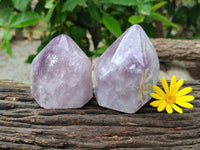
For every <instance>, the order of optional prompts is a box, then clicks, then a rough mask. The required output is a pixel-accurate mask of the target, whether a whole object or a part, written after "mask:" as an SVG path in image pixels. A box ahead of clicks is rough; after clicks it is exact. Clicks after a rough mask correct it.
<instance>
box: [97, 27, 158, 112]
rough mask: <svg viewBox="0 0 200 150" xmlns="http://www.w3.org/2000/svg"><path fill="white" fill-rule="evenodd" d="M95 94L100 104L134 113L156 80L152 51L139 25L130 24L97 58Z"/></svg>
mask: <svg viewBox="0 0 200 150" xmlns="http://www.w3.org/2000/svg"><path fill="white" fill-rule="evenodd" d="M94 72H95V95H96V98H97V101H98V103H99V105H100V106H103V107H106V108H110V109H114V110H117V111H121V112H126V113H135V112H136V111H137V110H138V109H140V108H141V107H142V106H143V105H144V104H145V103H146V102H148V101H149V100H150V99H151V97H150V95H149V94H150V92H152V88H151V87H152V85H154V84H156V83H157V78H158V73H159V61H158V56H157V54H156V51H155V49H154V47H153V45H152V43H151V41H150V40H149V38H148V37H147V35H146V34H145V32H144V31H143V29H142V28H141V27H140V26H139V25H134V26H132V27H130V28H129V29H128V30H127V31H126V32H125V33H123V34H122V35H121V36H120V37H119V38H118V39H117V40H116V41H115V42H114V43H113V44H112V45H111V46H110V47H109V48H108V49H107V50H106V51H105V52H104V53H103V55H102V56H101V57H100V58H99V59H98V60H97V62H96V64H95V67H94Z"/></svg>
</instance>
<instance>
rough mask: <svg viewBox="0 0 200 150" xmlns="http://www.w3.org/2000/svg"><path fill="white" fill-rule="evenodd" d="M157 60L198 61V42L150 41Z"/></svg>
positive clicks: (199, 57) (199, 56) (199, 49)
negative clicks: (156, 54)
mask: <svg viewBox="0 0 200 150" xmlns="http://www.w3.org/2000/svg"><path fill="white" fill-rule="evenodd" d="M151 41H152V43H153V45H154V47H155V49H156V51H157V53H158V57H159V59H164V60H182V61H200V40H173V39H162V38H158V39H151Z"/></svg>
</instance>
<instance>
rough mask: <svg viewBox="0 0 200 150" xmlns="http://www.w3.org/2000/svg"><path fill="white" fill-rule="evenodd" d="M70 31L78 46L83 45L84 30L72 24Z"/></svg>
mask: <svg viewBox="0 0 200 150" xmlns="http://www.w3.org/2000/svg"><path fill="white" fill-rule="evenodd" d="M70 33H71V36H72V38H73V39H74V41H75V42H76V43H77V44H78V45H79V46H80V47H82V46H83V42H82V40H83V38H84V37H85V36H86V31H85V30H84V29H83V28H81V27H78V26H72V27H71V28H70Z"/></svg>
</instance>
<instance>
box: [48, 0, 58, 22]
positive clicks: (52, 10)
mask: <svg viewBox="0 0 200 150" xmlns="http://www.w3.org/2000/svg"><path fill="white" fill-rule="evenodd" d="M55 8H56V4H55V5H53V6H52V7H51V8H50V9H49V11H48V12H47V15H46V16H45V19H46V22H48V23H49V20H50V19H51V16H52V14H53V12H54V9H55Z"/></svg>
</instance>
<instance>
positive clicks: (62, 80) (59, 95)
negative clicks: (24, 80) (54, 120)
mask: <svg viewBox="0 0 200 150" xmlns="http://www.w3.org/2000/svg"><path fill="white" fill-rule="evenodd" d="M91 75H92V66H91V61H90V59H89V58H88V57H87V56H86V55H85V53H84V52H83V51H82V50H81V49H80V48H79V47H78V45H77V44H76V43H75V42H74V41H73V40H72V39H71V38H70V37H69V36H67V35H64V34H62V35H60V36H57V37H55V38H54V39H52V40H51V41H50V42H49V44H48V45H47V46H46V47H45V48H44V49H43V50H42V51H41V52H40V53H39V54H38V55H37V57H36V58H35V59H34V60H33V62H32V64H31V94H32V96H33V97H34V98H35V100H36V101H37V102H38V104H39V105H40V106H41V107H43V108H47V109H51V108H53V109H61V108H80V107H82V106H83V105H85V104H86V103H87V102H88V101H89V100H90V99H91V98H92V94H93V92H92V77H91Z"/></svg>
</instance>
